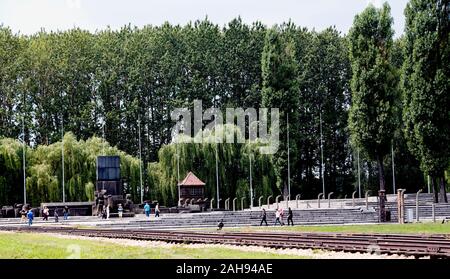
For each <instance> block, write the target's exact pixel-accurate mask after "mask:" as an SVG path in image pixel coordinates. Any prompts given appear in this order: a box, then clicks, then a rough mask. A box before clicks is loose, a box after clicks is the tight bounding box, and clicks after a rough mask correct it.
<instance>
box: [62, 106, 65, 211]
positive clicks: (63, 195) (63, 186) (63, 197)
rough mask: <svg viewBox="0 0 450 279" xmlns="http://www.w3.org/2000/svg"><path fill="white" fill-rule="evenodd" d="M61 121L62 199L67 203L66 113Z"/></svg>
mask: <svg viewBox="0 0 450 279" xmlns="http://www.w3.org/2000/svg"><path fill="white" fill-rule="evenodd" d="M61 121H62V122H61V158H62V160H61V163H62V200H63V203H66V192H65V185H64V115H62V117H61Z"/></svg>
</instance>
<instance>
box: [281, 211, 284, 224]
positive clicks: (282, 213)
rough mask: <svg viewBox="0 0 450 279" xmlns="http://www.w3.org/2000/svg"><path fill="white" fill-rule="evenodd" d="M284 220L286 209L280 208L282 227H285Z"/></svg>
mask: <svg viewBox="0 0 450 279" xmlns="http://www.w3.org/2000/svg"><path fill="white" fill-rule="evenodd" d="M283 219H284V208H280V222H281V225H282V226H284V221H283Z"/></svg>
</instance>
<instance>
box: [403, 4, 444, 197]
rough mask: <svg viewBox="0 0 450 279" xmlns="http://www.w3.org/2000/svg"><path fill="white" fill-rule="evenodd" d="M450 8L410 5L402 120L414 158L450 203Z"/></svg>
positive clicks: (407, 13) (406, 11)
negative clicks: (448, 181)
mask: <svg viewBox="0 0 450 279" xmlns="http://www.w3.org/2000/svg"><path fill="white" fill-rule="evenodd" d="M449 13H450V3H449V1H428V0H411V1H410V2H409V3H408V5H407V7H406V9H405V16H406V29H405V61H404V64H403V76H402V88H403V94H404V96H403V104H404V106H403V108H404V109H403V120H404V123H405V129H404V132H405V136H406V139H407V143H408V147H409V150H410V151H411V153H413V154H414V155H415V157H416V158H417V159H418V160H419V161H420V167H421V169H422V171H423V172H425V173H426V174H427V175H429V176H430V177H431V181H432V184H433V191H434V194H435V196H434V199H435V202H438V201H439V198H438V192H439V186H438V185H440V193H441V201H443V202H447V196H446V191H445V175H444V173H445V170H446V169H447V168H448V166H449V160H450V159H449V158H450V111H449V107H450V94H449V91H450V79H449V77H450V33H449V31H450V24H449Z"/></svg>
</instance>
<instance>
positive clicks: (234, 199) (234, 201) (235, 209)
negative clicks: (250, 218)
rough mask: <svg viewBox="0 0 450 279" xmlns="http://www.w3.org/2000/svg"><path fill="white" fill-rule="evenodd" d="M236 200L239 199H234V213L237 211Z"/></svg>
mask: <svg viewBox="0 0 450 279" xmlns="http://www.w3.org/2000/svg"><path fill="white" fill-rule="evenodd" d="M236 200H237V198H234V199H233V211H236Z"/></svg>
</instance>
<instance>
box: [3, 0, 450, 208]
mask: <svg viewBox="0 0 450 279" xmlns="http://www.w3.org/2000/svg"><path fill="white" fill-rule="evenodd" d="M426 2H427V1H411V2H410V4H409V5H408V8H407V10H406V16H407V27H406V30H405V31H406V33H405V36H403V37H401V38H399V39H396V40H394V39H393V38H392V34H391V33H392V30H391V25H392V20H389V18H390V15H389V9H388V8H387V7H385V8H383V9H386V10H383V11H384V13H385V14H384V17H385V18H387V19H385V20H384V21H378V20H377V13H382V12H381V11H379V10H378V9H375V8H373V7H369V8H368V10H366V11H364V12H363V13H362V14H361V15H360V16H359V18H363V17H366V14H369V15H368V16H369V17H371V18H372V23H380V22H381V23H383V24H385V26H378V27H373V26H374V25H373V24H372V25H370V24H366V25H370V26H361V27H359V25H364V24H365V22H364V20H358V19H355V23H354V27H353V29H352V31H351V32H350V33H349V35H347V36H344V35H342V34H340V33H339V32H338V31H337V30H336V29H335V28H333V27H330V28H328V29H326V30H324V31H321V32H316V31H314V30H307V29H306V28H302V27H299V26H296V25H295V24H294V23H292V22H287V23H283V24H280V25H277V26H274V27H270V28H269V27H267V26H265V25H263V24H261V23H259V22H255V23H253V24H250V25H249V24H245V23H243V22H242V20H241V19H240V18H236V19H234V20H232V21H231V22H230V23H228V24H227V25H226V26H224V27H219V26H218V25H217V24H214V23H212V22H210V21H209V20H208V19H205V20H201V21H196V22H194V23H189V24H187V25H184V26H180V25H171V24H169V23H165V24H163V25H161V26H145V27H143V28H136V27H131V26H124V27H122V28H121V29H120V30H117V31H114V30H110V29H106V30H102V31H98V32H95V33H90V32H88V31H85V30H81V29H78V28H75V29H72V30H68V31H58V32H46V31H44V30H42V31H41V32H38V33H37V34H34V35H30V36H24V35H20V34H13V33H12V31H11V30H10V29H9V28H8V27H0V65H2V67H0V137H3V138H11V139H17V138H19V137H23V138H24V140H25V142H26V144H27V146H29V149H30V150H35V151H33V152H37V153H36V154H39V152H38V150H39V149H40V148H41V149H43V148H44V147H41V146H56V145H58V144H60V143H58V142H60V140H61V133H62V131H63V130H64V131H70V132H71V133H73V137H74V138H72V140H73V142H74V143H75V142H78V141H79V142H84V143H88V142H90V141H92V140H94V139H97V140H98V138H101V137H103V138H104V139H105V140H106V141H107V142H108V143H109V144H110V145H111V146H115V148H116V151H117V152H119V150H121V151H123V152H124V154H125V153H126V154H130V155H131V156H134V157H135V158H136V157H137V156H138V151H139V142H138V132H139V131H138V130H139V125H140V128H141V135H142V159H143V166H144V169H145V171H144V176H145V179H144V181H145V182H144V183H145V187H146V189H148V191H146V192H145V195H146V197H148V198H156V199H160V200H162V201H163V202H164V203H174V202H175V201H176V198H177V197H176V183H177V179H178V178H179V176H182V177H181V179H182V178H183V177H184V175H185V174H186V172H187V171H190V170H192V171H194V173H197V174H200V175H198V176H199V177H200V178H201V179H204V180H205V182H206V183H207V193H208V195H211V196H212V195H214V193H215V190H214V189H215V173H214V167H213V166H214V162H215V161H214V160H215V157H214V152H213V150H214V149H213V148H219V150H220V152H219V157H220V166H221V172H220V182H219V185H220V187H221V191H222V192H223V193H227V194H229V195H238V196H248V194H247V192H246V191H248V180H249V177H248V176H249V170H248V162H247V161H248V157H249V156H247V155H249V152H248V150H249V148H250V149H251V147H249V146H254V144H253V143H248V142H247V143H245V144H241V145H234V146H228V145H227V144H219V145H218V146H216V147H214V145H207V144H205V145H199V144H194V143H191V144H183V145H178V147H176V146H177V145H174V144H172V142H171V141H172V138H171V137H172V135H171V128H172V127H173V125H174V122H173V121H172V120H171V117H170V113H171V111H172V110H173V109H174V108H177V107H189V108H192V107H193V101H194V100H202V102H203V105H204V107H213V106H215V107H219V108H226V107H242V108H244V109H245V108H249V107H253V108H256V109H258V108H261V107H278V108H280V129H281V130H280V148H279V151H278V152H277V154H275V155H274V156H271V157H266V156H260V155H258V154H254V156H255V161H254V162H255V166H256V167H255V173H254V179H255V182H254V187H255V191H257V190H256V189H260V190H258V191H260V192H259V193H261V194H264V195H268V194H271V193H274V194H276V193H279V194H282V193H285V192H286V187H287V123H286V120H287V118H288V117H289V125H290V126H289V136H290V144H289V145H290V146H289V149H290V152H289V155H290V175H291V176H290V185H291V196H292V195H295V194H298V193H301V194H302V196H303V197H309V198H311V197H316V196H317V194H318V193H320V192H322V176H323V181H324V183H325V187H326V189H327V190H326V191H327V192H332V191H333V192H334V193H335V195H336V196H340V197H344V196H345V195H347V196H349V195H351V193H352V192H353V191H354V190H355V188H356V187H357V178H356V177H357V173H356V171H357V165H356V162H357V160H356V157H357V154H359V161H360V162H361V167H360V168H361V184H362V187H363V189H364V190H369V189H372V190H373V191H376V190H377V189H378V188H379V185H380V184H379V183H380V182H379V180H378V175H379V174H380V173H384V179H383V181H384V182H383V183H384V187H385V188H386V189H391V188H390V187H391V186H392V176H391V172H389V171H384V169H383V168H380V163H381V166H385V168H386V169H390V168H391V163H392V162H391V160H390V157H389V156H386V155H387V153H388V152H389V149H390V148H393V153H394V155H395V156H394V157H395V166H396V169H395V175H396V177H397V185H398V187H402V188H406V189H408V190H409V191H415V190H417V189H419V188H423V187H424V185H425V184H426V177H427V175H430V176H431V177H432V182H433V183H434V184H437V183H438V182H437V181H439V183H441V184H442V183H444V184H442V185H444V186H443V187H444V188H445V179H444V172H443V170H445V169H448V165H449V158H450V156H449V155H448V152H447V153H446V152H442V153H439V152H438V153H439V155H442V156H441V157H442V158H440V159H439V161H440V163H439V168H435V169H436V170H435V169H433V170H431V169H428V167H427V166H429V164H430V163H424V162H429V161H433V162H434V161H435V160H437V159H436V153H435V152H434V151H432V152H430V150H429V148H430V147H429V146H430V144H429V139H430V138H429V137H431V138H432V139H433V140H434V142H435V143H436V144H431V148H433V149H434V150H448V146H449V144H448V143H449V142H448V141H449V140H448V139H449V137H448V130H445V129H448V123H449V121H448V120H449V114H448V106H447V107H444V106H443V105H445V104H448V87H445V86H448V72H445V71H448V68H445V67H444V66H445V65H446V64H450V63H446V62H448V43H445V39H447V40H448V20H447V21H445V20H441V21H443V22H444V23H443V25H444V26H447V27H440V28H441V29H442V30H441V29H439V28H438V30H440V31H439V32H440V33H439V36H437V37H438V38H435V37H433V38H431V39H430V40H435V41H433V42H432V45H433V47H434V48H431V47H430V50H429V52H430V53H435V52H436V51H437V50H440V52H439V53H441V54H439V55H437V54H433V55H435V56H436V55H437V56H436V57H434V58H433V57H430V59H429V64H432V62H433V61H435V60H433V59H435V58H437V57H439V59H441V62H440V63H438V64H436V65H439V66H434V67H435V68H434V69H435V70H434V71H431V72H429V74H430V75H433V73H434V74H435V75H434V76H429V77H427V78H425V79H424V78H423V77H422V76H420V74H419V73H416V74H415V75H409V74H406V73H409V72H411V71H417V67H418V66H415V65H414V64H413V63H419V62H418V61H417V60H420V63H425V62H422V60H423V59H422V60H421V59H418V58H417V57H415V55H416V53H417V51H414V50H413V49H414V47H417V48H419V47H420V46H416V44H417V38H422V37H424V36H427V34H428V33H427V32H426V30H420V26H417V24H415V23H414V22H415V21H414V20H416V21H420V20H421V19H420V18H419V19H417V18H416V15H417V14H420V15H422V16H425V15H427V16H428V17H432V19H429V20H430V21H432V20H436V18H441V19H442V18H444V17H443V15H442V14H432V15H430V14H429V13H426V12H423V13H418V11H420V10H421V9H425V8H429V7H428V6H429V5H428V6H427V5H425V4H424V3H426ZM428 2H430V1H428ZM431 2H434V1H431ZM441 2H445V1H441ZM433 7H434V6H433ZM433 7H431V8H430V9H432V8H433ZM444 7H446V6H444ZM434 8H435V7H434ZM408 9H412V10H414V12H411V11H410V12H408ZM359 21H362V23H359ZM381 23H380V24H381ZM445 24H447V25H445ZM409 26H411V27H409ZM412 26H414V28H418V29H419V30H412ZM374 28H375V29H374ZM424 28H429V26H428V25H425V27H424ZM386 30H387V31H386ZM386 32H387V33H388V34H386ZM389 32H390V33H389ZM410 33H411V34H410ZM374 38H380V39H379V40H378V41H376V40H374ZM365 41H366V42H368V43H366V44H364V42H365ZM386 42H387V43H386ZM424 45H426V43H425V42H424ZM369 50H370V51H372V53H368V51H369ZM421 50H422V48H421ZM378 53H381V54H380V55H378ZM383 55H384V56H383ZM363 60H364V61H363ZM408 65H410V66H408ZM429 66H432V65H428V66H427V65H422V67H423V68H426V69H428V68H427V67H429ZM359 68H360V69H361V70H358V69H359ZM371 68H373V69H372V70H371ZM442 68H444V70H442ZM442 71H443V72H442ZM369 72H370V75H372V77H370V75H367V73H369ZM402 77H403V78H402ZM410 77H411V80H410ZM437 77H440V79H438V80H435V79H436V78H437ZM371 78H373V83H372V84H371V83H370V82H368V81H367V79H371ZM369 81H370V80H369ZM400 81H401V84H402V85H401V86H400ZM427 83H432V84H433V86H434V84H436V86H437V87H436V88H439V90H440V92H442V93H441V94H440V95H439V94H436V91H435V89H434V88H435V87H432V88H427V90H428V91H427V92H428V93H427V94H429V95H430V96H433V98H435V99H434V103H433V106H430V103H426V104H424V105H426V106H427V107H428V109H429V111H428V112H427V113H428V114H427V115H428V117H429V118H427V119H424V117H423V115H415V114H414V116H412V114H413V113H412V112H414V113H419V111H418V110H416V109H414V108H411V110H407V109H405V108H408V107H410V106H409V103H408V102H410V101H411V103H412V100H415V101H414V106H418V105H419V104H422V103H423V101H422V100H423V96H424V95H422V94H423V90H424V89H423V87H427V86H426V84H427ZM439 86H440V87H439ZM380 88H382V90H381V89H380ZM392 88H394V89H395V90H391V89H392ZM413 88H414V90H412V89H413ZM409 89H411V90H409ZM380 90H381V91H380ZM383 90H384V91H383ZM358 92H361V94H358ZM380 92H381V93H380ZM383 92H386V93H383ZM408 94H412V95H411V96H410V95H408ZM413 95H414V96H413ZM373 96H377V98H378V96H379V98H378V99H375V100H373V102H369V101H370V99H371V98H373ZM386 98H390V99H389V100H388V103H389V107H384V106H385V105H386V103H387V101H385V100H386ZM445 98H447V99H445ZM421 101H422V103H421ZM446 102H447V103H446ZM370 103H372V104H376V105H375V106H373V107H376V109H370V108H369V107H370V105H369V106H368V105H367V104H370ZM358 107H362V110H363V112H362V113H360V112H358V111H360V109H358ZM223 111H225V109H223ZM409 111H410V112H411V113H409ZM420 111H421V110H420ZM364 113H367V117H364ZM380 115H381V116H382V117H380ZM402 115H403V118H402ZM371 117H373V119H374V121H372V118H371ZM439 117H440V120H438V121H437V122H436V119H437V118H439ZM349 119H350V120H349ZM361 119H363V120H364V119H366V120H367V122H366V123H364V121H361ZM380 119H382V120H380ZM378 120H380V121H387V122H389V123H387V122H386V123H384V122H383V123H381V124H380V123H378V122H377V121H378ZM421 121H423V123H422V122H421ZM22 122H23V124H24V125H23V126H24V127H25V133H24V135H22ZM435 123H440V124H439V125H441V126H439V125H438V127H429V128H425V127H424V126H423V125H425V124H428V125H435ZM384 124H386V125H384ZM414 125H416V126H414ZM446 125H447V126H446ZM405 126H407V127H409V128H408V129H406V127H405ZM442 127H447V128H445V129H442ZM434 128H438V130H439V133H435V132H434V131H435V130H433V129H434ZM320 129H321V130H322V134H323V137H322V139H321V137H320ZM420 129H423V130H422V131H420ZM405 130H410V131H411V132H410V133H406V132H405ZM418 130H419V131H418ZM429 130H433V131H432V132H433V133H435V134H429V135H428V136H427V138H426V139H424V138H420V137H423V136H424V135H425V133H427V131H429ZM430 133H431V131H430ZM446 133H447V134H446ZM412 134H413V135H414V136H410V135H412ZM438 134H439V137H435V135H438ZM66 137H67V135H66ZM371 139H373V141H375V142H374V143H367V142H366V141H371ZM413 142H414V143H413ZM437 142H439V144H437ZM418 143H423V144H428V145H427V146H428V147H426V146H425V145H422V146H421V145H420V144H418ZM17 144H18V143H17V142H16V143H11V142H10V141H6V140H2V142H1V144H0V145H1V147H0V150H2V153H0V155H1V156H0V181H1V183H0V187H3V188H2V189H3V190H2V189H0V191H4V192H5V191H6V192H7V191H11V189H22V187H23V181H22V178H21V176H20V175H21V171H22V168H23V167H22V163H21V162H20V160H19V161H17V162H15V163H14V164H12V165H11V164H10V162H9V161H8V160H10V159H9V158H10V156H11V155H4V154H7V151H8V152H12V153H14V152H16V154H18V155H20V154H21V153H20V152H22V151H20V149H14V148H10V147H7V146H11V145H13V146H14V145H17ZM64 144H66V143H64ZM378 145H380V146H378ZM321 147H322V148H321ZM55 148H56V147H55ZM414 148H418V150H419V151H417V152H416V151H414ZM439 148H440V149H439ZM445 148H447V149H445ZM83 149H85V148H83ZM5 150H7V151H5ZM14 150H15V151H14ZM373 150H375V151H373ZM41 152H42V151H41ZM178 152H180V153H178ZM211 152H212V153H211ZM322 152H323V164H322V163H321V153H322ZM433 152H434V153H433ZM44 153H45V152H44ZM250 153H252V154H253V152H250ZM8 154H10V153H8ZM56 154H57V153H55V154H54V158H53V161H52V163H45V164H46V165H47V166H46V167H41V170H40V172H41V173H42V174H44V173H49V175H54V178H52V179H53V180H52V179H50V178H48V181H47V180H40V181H41V182H40V183H43V184H42V185H44V184H45V185H47V184H48V185H47V186H42V187H44V188H45V187H54V188H55V189H59V190H58V191H60V188H61V184H62V183H61V180H60V177H59V174H57V173H59V171H58V168H60V166H59V165H58V163H57V160H60V161H59V163H61V158H60V157H57V155H56ZM59 154H60V153H59ZM94 154H97V155H98V153H96V152H92V153H90V156H91V157H88V158H89V159H87V160H88V161H89V160H90V161H89V162H90V163H89V164H92V163H94V164H95V161H92V160H93V157H92V156H93V155H94ZM177 154H181V155H180V161H179V162H178V164H180V163H181V167H180V170H181V174H180V175H178V174H177V160H176V158H177V157H176V156H177ZM431 154H434V155H431ZM80 156H81V155H80ZM427 156H428V157H427ZM433 156H434V157H433ZM39 157H41V156H40V155H39ZM58 158H59V159H58ZM130 160H131V159H130ZM135 164H136V163H135ZM433 164H434V163H433ZM65 165H66V166H67V168H69V166H70V164H69V163H66V164H65ZM137 165H139V163H137ZM443 166H444V167H443ZM11 167H12V169H14V171H11V170H12V169H11ZM33 167H34V166H33V165H28V166H27V173H28V174H29V175H30V176H31V178H30V179H29V180H30V181H35V180H33V177H35V174H33V172H32V171H31V168H33ZM45 168H48V169H45ZM92 168H93V165H90V166H88V167H86V169H83V168H81V167H80V168H78V169H76V171H74V175H78V176H79V178H78V177H77V178H73V181H77V179H78V182H74V183H75V184H74V185H79V186H76V187H79V188H76V187H75V186H74V187H73V188H74V189H77V190H76V191H75V192H76V193H81V192H82V193H85V189H90V188H89V187H90V186H89V185H88V183H89V182H94V181H93V179H94V178H92V175H91V174H92ZM34 171H35V172H36V171H37V170H34ZM133 171H136V169H135V168H133ZM52 173H53V174H52ZM36 177H38V175H36ZM67 179H70V178H67ZM36 181H37V180H36ZM30 183H34V182H30ZM66 183H67V181H66ZM27 184H28V183H27ZM50 185H52V186H50ZM86 185H87V186H86ZM27 187H28V185H27ZM30 187H31V186H30ZM86 187H87V188H86ZM131 187H134V190H133V191H134V196H133V198H134V200H135V201H138V200H139V198H138V195H139V194H138V193H139V191H138V189H137V188H136V187H138V182H137V181H135V180H133V182H132V183H131ZM258 187H259V188H258ZM8 189H9V190H8ZM30 189H31V188H30ZM36 191H37V190H36ZM58 191H56V190H55V193H56V194H55V195H56V196H51V195H49V196H46V198H48V199H54V198H57V196H58V194H59V192H58ZM90 191H91V190H88V192H90ZM16 192H17V193H20V190H18V191H17V190H16ZM18 195H19V194H18ZM2 196H3V195H2ZM19 196H20V195H19ZM36 196H37V195H36ZM59 196H60V195H59ZM87 198H89V195H87V194H86V195H85V194H75V195H73V196H71V197H70V198H69V200H84V199H87ZM11 199H13V198H10V199H7V200H5V201H3V202H5V203H7V202H9V203H12V201H11ZM0 202H2V201H0Z"/></svg>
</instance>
